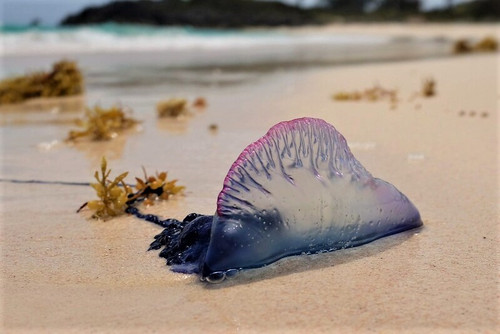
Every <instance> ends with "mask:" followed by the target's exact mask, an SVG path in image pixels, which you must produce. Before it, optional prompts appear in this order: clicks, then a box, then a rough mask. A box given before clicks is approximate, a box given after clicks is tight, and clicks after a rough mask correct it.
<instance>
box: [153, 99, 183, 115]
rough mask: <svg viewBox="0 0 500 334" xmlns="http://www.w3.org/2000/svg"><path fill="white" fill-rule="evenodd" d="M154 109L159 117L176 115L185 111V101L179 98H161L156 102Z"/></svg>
mask: <svg viewBox="0 0 500 334" xmlns="http://www.w3.org/2000/svg"><path fill="white" fill-rule="evenodd" d="M156 111H157V112H158V116H159V117H177V116H179V115H181V114H185V113H187V101H186V99H180V98H173V99H169V100H163V101H160V102H158V103H157V104H156Z"/></svg>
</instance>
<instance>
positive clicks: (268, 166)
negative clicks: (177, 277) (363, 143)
mask: <svg viewBox="0 0 500 334" xmlns="http://www.w3.org/2000/svg"><path fill="white" fill-rule="evenodd" d="M421 225H422V221H421V219H420V214H419V212H418V210H417V209H416V207H415V206H414V205H413V204H412V203H411V202H410V200H409V199H408V198H407V197H406V196H405V195H403V194H402V193H401V192H400V191H399V190H397V189H396V187H394V186H393V185H391V184H390V183H388V182H385V181H383V180H381V179H377V178H374V177H373V176H372V175H371V174H370V173H369V172H368V171H367V170H366V169H365V168H364V167H363V166H362V165H361V164H360V163H359V161H358V160H356V158H355V157H354V156H353V155H352V153H351V151H350V150H349V147H348V146H347V143H346V140H345V139H344V137H343V136H342V135H341V134H340V133H339V132H338V131H337V130H336V129H335V128H334V127H333V126H332V125H330V124H328V123H326V122H325V121H323V120H320V119H314V118H300V119H295V120H291V121H287V122H281V123H279V124H277V125H275V126H273V127H272V128H271V129H270V130H269V131H268V132H267V134H266V135H265V136H263V137H262V138H260V139H259V140H257V141H256V142H254V143H252V144H250V145H249V146H248V147H247V148H246V149H245V150H244V151H243V152H242V153H241V154H240V156H239V157H238V159H237V160H236V161H235V162H234V163H233V165H232V166H231V168H230V170H229V172H228V174H227V176H226V178H225V180H224V185H223V188H222V191H221V192H220V194H219V197H218V200H217V212H216V213H215V215H214V216H203V215H193V214H192V215H189V216H188V217H186V219H185V220H184V221H183V222H179V223H178V224H176V226H167V228H166V229H165V230H164V231H163V232H162V233H161V234H160V235H158V236H156V241H155V242H153V244H152V245H151V248H153V249H159V248H161V247H164V249H163V250H162V252H161V253H160V256H163V257H165V258H167V264H169V265H172V270H173V271H176V272H184V273H196V274H199V275H200V276H201V278H202V279H203V280H207V281H209V282H219V281H222V280H223V279H224V278H225V277H226V275H228V274H232V273H234V272H236V271H238V270H241V269H248V268H257V267H261V266H264V265H267V264H270V263H272V262H275V261H277V260H279V259H281V258H283V257H286V256H291V255H298V254H312V253H318V252H327V251H333V250H337V249H341V248H348V247H355V246H359V245H362V244H365V243H368V242H370V241H373V240H375V239H378V238H381V237H384V236H387V235H391V234H394V233H398V232H401V231H405V230H408V229H412V228H416V227H419V226H421Z"/></svg>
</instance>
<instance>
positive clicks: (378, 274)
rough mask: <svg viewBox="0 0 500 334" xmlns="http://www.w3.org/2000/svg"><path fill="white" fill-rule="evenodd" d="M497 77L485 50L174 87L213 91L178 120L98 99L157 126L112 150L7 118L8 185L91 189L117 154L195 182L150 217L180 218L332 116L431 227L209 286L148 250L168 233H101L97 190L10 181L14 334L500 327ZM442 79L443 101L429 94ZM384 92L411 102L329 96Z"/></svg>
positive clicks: (151, 101) (133, 102) (102, 95)
mask: <svg viewBox="0 0 500 334" xmlns="http://www.w3.org/2000/svg"><path fill="white" fill-rule="evenodd" d="M498 64H499V57H498V54H496V55H491V54H489V55H483V54H477V55H467V56H461V57H453V58H446V59H439V60H420V61H409V62H398V63H385V64H368V65H357V66H345V67H336V68H335V67H332V68H315V69H305V70H304V69H302V70H290V71H276V72H274V73H269V74H267V75H266V76H265V77H255V78H252V79H251V80H248V81H246V82H245V83H243V84H239V85H225V86H217V85H214V86H207V87H202V88H199V89H196V90H194V89H186V90H180V91H175V92H168V94H169V95H171V94H175V95H181V96H186V97H188V98H194V97H195V96H198V95H203V96H205V97H206V98H207V101H208V103H209V105H208V107H207V108H206V109H205V110H204V111H193V113H192V115H191V116H190V117H187V118H185V119H180V120H177V121H169V120H157V119H156V117H155V112H154V105H155V103H156V102H157V100H159V99H161V98H164V96H163V95H162V93H161V92H160V91H159V90H158V89H156V90H154V91H152V92H151V91H150V90H148V89H147V88H145V89H144V90H132V89H129V90H127V87H125V88H123V87H121V88H113V89H110V90H108V91H102V90H88V93H87V96H86V99H87V101H100V102H101V104H103V105H107V104H109V103H112V102H115V101H116V100H117V99H119V100H120V101H121V102H122V103H123V104H125V105H128V106H130V107H132V108H133V109H134V111H135V112H134V115H135V116H136V117H137V118H140V119H142V120H143V123H142V124H141V126H140V128H141V129H139V130H137V131H135V132H134V131H132V132H131V133H129V134H128V135H127V136H123V137H119V138H118V139H116V140H114V141H112V142H106V143H79V144H74V145H68V144H64V143H62V142H60V141H56V142H54V140H60V139H62V138H64V137H65V135H66V133H67V131H68V130H69V129H70V128H71V126H68V125H61V124H52V123H51V122H50V121H47V122H43V124H38V123H36V122H26V123H22V122H21V123H16V124H12V119H15V118H16V117H17V116H13V114H12V113H9V112H4V113H2V114H1V116H2V120H3V121H4V122H3V123H4V126H2V136H1V139H2V151H3V153H2V157H1V159H2V163H1V165H2V170H1V173H2V175H1V177H2V178H3V179H22V180H26V179H39V180H49V181H55V180H57V181H68V182H69V181H83V182H85V181H91V176H92V173H93V170H95V169H96V168H97V167H98V165H99V161H100V158H101V156H102V155H106V156H107V157H108V162H109V164H110V167H111V168H112V169H113V171H114V173H116V174H118V173H119V172H121V171H124V170H129V171H130V173H131V175H137V176H140V175H142V171H141V166H142V165H144V166H145V168H146V169H147V170H149V171H151V172H154V171H156V170H157V171H161V170H167V171H168V172H169V177H171V178H176V179H179V183H180V184H183V185H185V186H186V188H187V190H186V193H185V196H182V197H178V198H175V199H173V200H171V201H168V202H166V203H161V204H158V205H155V206H153V207H150V208H148V209H145V210H146V211H148V212H152V213H155V214H158V215H161V216H163V217H176V218H182V217H183V216H185V215H186V214H188V213H190V212H199V213H205V214H211V213H213V212H214V211H215V204H216V203H215V201H216V197H217V194H218V192H219V191H220V189H221V186H222V180H223V178H224V176H225V174H226V172H227V170H228V168H229V167H230V165H231V164H232V162H233V161H234V160H235V159H236V157H237V156H238V154H239V153H240V152H241V150H242V149H243V148H244V147H245V146H246V145H247V144H249V143H250V142H252V141H254V140H256V139H258V138H259V137H260V136H262V135H263V134H264V133H265V132H266V131H267V130H268V129H269V127H271V126H272V125H273V124H275V123H277V122H279V121H281V120H287V119H292V118H296V117H303V116H309V117H318V118H323V119H325V120H326V121H328V122H330V123H331V124H333V125H334V126H335V127H336V128H337V129H338V130H339V131H340V132H341V133H342V134H343V135H344V136H345V137H346V139H347V141H348V143H349V145H350V146H351V148H352V151H353V153H354V155H355V156H356V157H357V158H358V160H359V161H360V162H361V163H362V164H363V165H364V166H365V167H366V168H367V169H368V170H369V171H370V172H371V173H372V174H373V175H374V176H376V177H379V178H382V179H384V180H387V181H389V182H391V183H393V184H394V185H396V186H397V187H398V188H399V189H400V190H401V191H402V192H403V193H405V194H406V195H407V196H408V197H409V198H410V199H411V200H412V201H413V203H414V204H415V205H416V206H417V207H418V208H419V210H420V212H421V215H422V218H423V221H424V227H423V228H422V229H421V230H418V231H410V232H407V233H402V234H399V235H395V236H391V237H388V238H384V239H382V240H378V241H376V242H373V243H370V244H368V245H365V246H362V247H358V248H354V249H348V250H342V251H337V252H332V253H328V254H321V255H313V256H300V257H293V258H288V259H284V260H282V261H279V262H278V263H276V264H273V265H271V266H268V267H266V268H262V269H258V270H251V271H247V272H243V273H241V274H239V275H238V276H237V277H235V278H234V279H232V280H229V281H227V282H225V283H223V284H220V285H206V284H204V283H201V282H199V281H198V279H197V278H196V277H194V276H189V275H181V274H175V273H172V272H171V271H169V269H168V267H166V266H165V263H164V261H163V259H161V258H159V257H158V256H157V252H146V249H147V247H148V245H149V243H150V242H151V241H152V238H153V236H154V235H155V234H157V233H158V232H159V231H160V230H161V229H160V228H158V227H156V226H154V225H151V224H149V223H146V222H144V221H140V220H138V219H135V218H133V217H122V218H118V219H113V220H110V221H106V222H103V221H94V220H89V219H87V215H88V214H85V213H84V214H80V215H79V214H76V213H75V210H76V209H77V208H78V207H79V206H80V204H81V203H83V202H85V201H87V200H89V199H92V198H93V196H94V195H93V191H92V189H91V188H90V187H76V186H64V185H39V184H14V183H5V182H4V183H1V188H2V193H1V212H2V232H1V239H0V240H1V244H2V261H1V263H2V265H1V272H2V285H3V289H2V300H3V303H2V310H1V314H2V318H3V327H4V329H3V331H4V332H7V333H23V332H33V333H34V332H37V333H38V332H46V333H57V332H61V333H89V332H100V333H101V332H104V333H115V332H120V333H153V332H169V333H177V332H178V333H190V332H192V333H196V332H209V333H212V332H215V333H216V332H220V333H227V332H242V333H252V332H285V331H286V332H292V333H303V332H311V333H320V332H324V333H332V332H338V333H349V332H380V333H390V332H394V333H400V332H429V331H433V332H454V333H455V332H456V333H462V332H463V333H469V332H473V331H474V332H485V333H488V332H489V333H494V332H497V331H498V330H499V322H498V318H499V310H498V302H499V295H498V291H499V290H498V255H499V249H498V226H499V225H498V224H499V218H498V204H499V201H498V199H499V197H498V189H499V180H498V170H499V165H498V144H499V142H498V124H499V123H498V105H499V98H500V92H499V86H498V78H499V75H500V73H499V66H498ZM428 77H433V78H434V79H435V81H436V83H437V95H436V96H435V97H432V98H428V99H425V98H421V97H416V98H415V97H414V95H415V92H417V91H419V89H420V87H421V83H422V81H423V80H424V79H426V78H428ZM374 83H378V84H380V85H381V86H383V87H386V88H394V89H397V91H398V96H399V102H398V103H397V105H396V108H391V105H390V103H389V102H385V101H378V102H337V101H333V100H332V99H331V95H332V94H333V93H335V92H338V91H350V90H360V89H364V88H368V87H370V86H372V85H373V84H374ZM79 112H80V111H75V112H69V114H68V112H61V111H60V110H52V111H51V112H48V113H44V114H43V115H45V117H46V118H45V120H51V119H57V118H59V117H60V116H61V115H62V117H66V118H72V117H77V116H79ZM29 115H30V114H25V115H22V116H19V117H24V118H25V119H28V120H30V116H29ZM37 117H40V115H38V116H37ZM6 118H8V119H9V120H10V122H11V123H9V124H8V125H5V119H6ZM41 118H43V116H42V117H41ZM7 123H8V122H7ZM14 123H15V122H14ZM213 123H215V124H217V125H218V130H217V131H216V132H215V133H214V132H212V131H210V130H209V125H210V124H213ZM44 144H45V145H44Z"/></svg>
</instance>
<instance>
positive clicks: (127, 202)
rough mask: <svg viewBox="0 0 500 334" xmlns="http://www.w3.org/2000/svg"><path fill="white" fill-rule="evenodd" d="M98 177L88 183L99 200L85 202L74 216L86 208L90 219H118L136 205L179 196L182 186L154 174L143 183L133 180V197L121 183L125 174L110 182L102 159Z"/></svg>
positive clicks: (104, 161)
mask: <svg viewBox="0 0 500 334" xmlns="http://www.w3.org/2000/svg"><path fill="white" fill-rule="evenodd" d="M100 172H101V173H100V174H99V171H96V172H95V174H94V178H95V179H96V181H97V183H91V186H92V188H94V190H95V191H96V194H97V197H98V198H99V199H97V200H92V201H89V202H85V203H84V204H83V205H82V206H81V207H80V208H79V209H78V210H77V212H80V211H81V210H82V209H83V208H85V207H88V208H89V209H90V210H93V211H94V213H93V214H92V218H99V219H108V218H112V217H116V216H120V215H122V214H124V213H127V212H129V211H133V210H132V209H133V208H135V206H136V205H137V204H138V203H141V202H144V203H145V204H147V205H152V204H153V203H154V201H156V200H168V199H169V198H170V197H171V196H174V195H177V194H180V193H182V191H183V190H184V189H185V187H184V186H179V185H177V184H176V183H177V180H172V181H168V180H167V173H166V172H161V173H157V175H156V176H149V177H148V176H147V175H146V172H145V171H144V175H145V179H144V180H142V179H140V178H136V181H137V184H136V185H135V188H136V189H137V191H136V192H135V193H134V192H133V190H132V187H131V186H130V185H128V184H127V183H126V182H125V178H126V177H127V175H128V172H124V173H122V174H120V175H119V176H117V177H115V178H114V179H113V180H111V179H110V174H111V170H110V169H108V164H107V161H106V158H104V157H103V158H102V161H101V171H100Z"/></svg>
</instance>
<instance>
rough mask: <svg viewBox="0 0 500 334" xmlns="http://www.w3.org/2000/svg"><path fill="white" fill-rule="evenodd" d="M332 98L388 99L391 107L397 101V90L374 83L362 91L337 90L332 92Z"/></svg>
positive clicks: (340, 99) (346, 99)
mask: <svg viewBox="0 0 500 334" xmlns="http://www.w3.org/2000/svg"><path fill="white" fill-rule="evenodd" d="M332 98H333V99H334V100H336V101H370V102H376V101H380V100H388V101H389V102H390V103H391V106H392V108H395V107H396V104H397V103H398V92H397V90H395V89H386V88H383V87H381V86H380V85H374V86H373V87H371V88H367V89H365V90H363V91H352V92H345V91H342V92H338V93H335V94H333V96H332Z"/></svg>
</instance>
